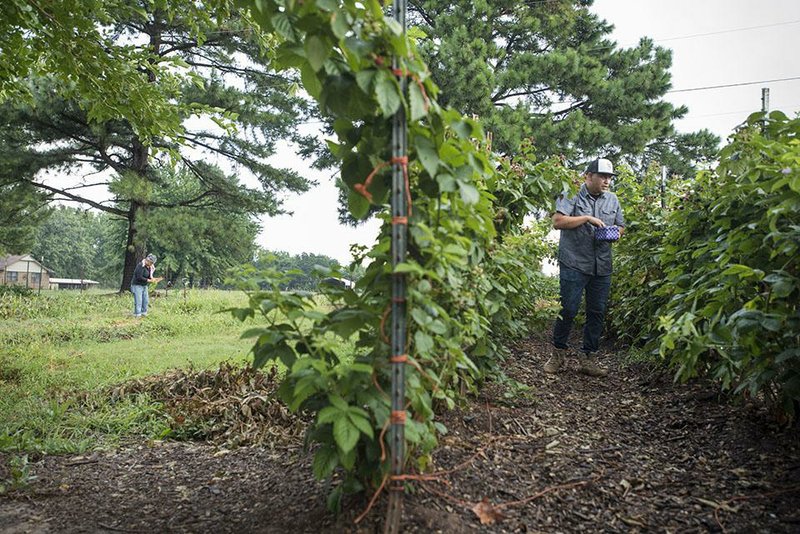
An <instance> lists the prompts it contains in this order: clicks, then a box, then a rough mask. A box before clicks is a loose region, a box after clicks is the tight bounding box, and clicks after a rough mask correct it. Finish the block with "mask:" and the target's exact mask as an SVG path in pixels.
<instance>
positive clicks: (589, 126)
mask: <svg viewBox="0 0 800 534" xmlns="http://www.w3.org/2000/svg"><path fill="white" fill-rule="evenodd" d="M410 4H411V8H412V12H413V15H412V19H413V20H414V21H415V22H416V23H417V24H418V25H419V27H420V29H421V30H422V31H423V32H424V33H425V34H426V36H427V37H426V39H425V41H424V43H423V45H422V50H423V51H424V54H425V56H426V59H427V62H428V65H429V67H430V69H431V73H432V75H433V77H434V79H435V80H436V83H437V84H438V85H439V87H440V88H441V90H442V91H441V95H440V101H441V102H442V103H444V104H448V105H450V106H452V107H454V108H456V109H458V110H459V111H461V112H462V113H465V114H472V115H476V116H478V117H480V118H481V120H482V121H483V122H484V125H485V127H486V129H487V130H489V131H491V132H492V134H493V138H494V145H493V148H494V149H495V150H497V151H499V152H502V153H505V154H508V155H512V154H514V153H515V152H516V151H517V149H518V148H519V146H520V143H521V141H522V140H523V139H526V138H532V139H533V141H534V143H535V146H536V148H537V149H538V151H539V152H540V153H541V154H546V155H551V154H563V155H564V156H566V157H567V158H569V159H571V160H577V159H582V158H588V157H594V156H595V155H598V154H600V155H607V156H611V157H616V156H619V155H627V156H630V157H631V158H632V160H634V161H639V160H641V159H642V158H645V159H649V160H653V159H663V158H664V157H670V158H672V160H673V162H675V163H677V162H683V163H684V164H685V163H687V162H688V163H691V162H692V161H694V160H696V159H703V158H708V157H710V156H712V155H713V153H714V151H715V149H716V146H717V143H718V139H717V138H716V137H715V136H713V135H712V134H710V133H709V132H707V131H702V132H698V133H697V134H690V135H678V134H676V132H675V129H674V128H673V126H672V121H674V120H675V119H678V118H680V117H682V116H684V115H685V114H686V113H687V109H686V108H685V107H683V106H681V107H674V106H673V105H672V104H670V103H668V102H666V101H664V100H663V97H664V95H665V93H666V91H667V90H669V89H670V87H671V85H670V74H669V68H670V66H671V61H672V59H671V53H670V51H669V50H666V49H664V48H661V47H658V46H655V45H654V44H653V42H652V40H650V39H642V40H641V41H640V43H639V44H638V45H637V46H635V47H633V48H619V47H618V46H617V45H616V43H614V42H612V41H611V40H610V39H609V38H608V36H609V33H610V32H611V30H612V28H613V27H612V26H611V25H610V24H608V23H607V22H605V21H603V20H601V19H599V18H598V17H597V16H596V15H594V14H592V13H591V12H590V11H589V7H590V6H591V4H592V1H591V0H577V1H576V0H547V1H541V0H527V1H524V0H523V1H520V0H491V1H489V0H448V1H444V0H411V2H410Z"/></svg>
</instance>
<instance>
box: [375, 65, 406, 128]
mask: <svg viewBox="0 0 800 534" xmlns="http://www.w3.org/2000/svg"><path fill="white" fill-rule="evenodd" d="M375 98H376V99H377V100H378V104H379V105H380V107H381V111H382V112H383V116H384V117H386V118H389V117H391V116H392V115H394V114H395V112H396V111H397V110H398V108H399V107H400V104H401V102H402V101H401V100H400V93H399V91H398V85H397V81H396V80H395V79H394V77H393V76H392V75H391V74H389V72H388V71H385V70H381V71H378V75H377V76H376V79H375Z"/></svg>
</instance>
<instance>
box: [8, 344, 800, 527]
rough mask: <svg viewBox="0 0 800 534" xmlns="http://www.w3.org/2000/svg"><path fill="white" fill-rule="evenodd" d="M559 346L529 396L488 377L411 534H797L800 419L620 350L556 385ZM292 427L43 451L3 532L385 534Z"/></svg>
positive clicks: (521, 378)
mask: <svg viewBox="0 0 800 534" xmlns="http://www.w3.org/2000/svg"><path fill="white" fill-rule="evenodd" d="M548 351H549V348H548V346H547V343H546V342H544V341H539V340H530V341H526V342H524V343H520V344H519V345H517V346H516V347H515V348H514V350H513V356H512V357H511V358H510V359H509V360H508V361H507V363H506V372H507V374H508V375H509V376H510V377H511V378H513V379H514V380H516V381H518V382H519V383H521V384H525V385H527V386H530V388H531V390H529V391H528V392H525V393H523V394H521V395H517V396H514V397H511V398H507V395H506V393H507V391H508V387H507V384H506V385H503V384H491V385H489V386H487V387H486V388H484V390H483V391H482V392H481V394H480V396H479V397H478V398H475V399H471V400H470V401H469V404H468V407H467V408H465V409H459V410H454V411H452V412H449V413H447V414H445V415H444V416H443V418H442V422H443V423H444V424H445V425H446V426H447V428H448V430H449V432H448V434H447V435H446V436H444V437H442V438H441V440H440V446H439V448H438V449H437V451H436V452H435V454H434V463H435V465H434V473H438V474H439V476H438V477H437V478H435V479H434V480H426V481H424V482H415V483H414V484H413V485H412V486H413V488H412V489H411V490H410V491H408V492H407V493H406V495H405V497H404V513H403V518H402V526H401V531H405V532H436V531H438V532H473V531H476V532H582V531H586V530H588V531H602V532H649V531H655V532H681V533H683V532H798V531H800V432H799V431H798V428H797V427H796V426H795V427H792V428H788V429H787V428H782V427H780V426H778V425H777V424H776V423H774V422H771V420H770V418H769V417H768V415H767V414H766V413H764V412H763V411H762V410H760V409H758V408H757V407H754V406H746V405H741V404H738V405H737V404H732V403H730V402H729V401H728V400H727V399H725V398H722V397H720V396H719V395H718V394H717V390H716V389H715V387H714V385H713V384H709V383H707V382H704V381H695V382H692V383H689V384H686V385H680V384H674V383H673V382H672V380H671V376H670V375H669V374H665V373H663V372H660V371H658V370H654V369H652V368H649V367H647V366H643V365H622V364H621V363H620V361H619V355H614V354H612V353H605V354H603V355H601V361H602V363H604V364H606V365H607V366H608V367H609V368H610V369H611V374H610V376H609V377H606V378H602V379H598V378H590V377H585V376H582V375H579V374H578V373H577V364H576V362H574V361H568V362H567V364H566V367H565V369H563V370H562V372H560V373H559V374H557V375H555V376H550V375H546V374H545V373H543V372H542V370H541V368H542V365H543V364H544V362H545V360H546V359H547V353H548ZM183 394H184V395H185V394H186V391H185V390H183ZM239 396H240V398H249V397H245V396H246V393H242V392H240V393H239ZM215 402H217V401H215ZM282 424H283V425H284V426H283V428H287V427H286V422H285V421H284V422H283V423H282ZM294 434H295V433H294V431H292V432H289V433H286V432H284V434H283V438H284V439H283V441H282V442H281V443H280V444H278V445H276V444H274V443H273V444H271V445H265V444H263V443H262V444H260V445H254V446H242V447H237V448H226V447H225V446H220V445H219V444H216V445H212V444H208V443H198V442H172V441H163V442H160V441H156V442H147V443H138V444H131V445H129V446H127V447H123V448H121V449H117V450H115V451H110V452H97V453H94V454H85V455H80V456H76V455H71V456H70V455H67V456H45V457H43V458H39V459H36V461H34V462H33V463H32V464H31V466H30V467H31V470H32V472H33V474H34V475H35V476H36V477H37V478H36V479H35V480H33V481H31V483H30V484H29V486H28V487H27V488H25V489H22V490H17V491H12V492H7V493H5V494H3V495H0V532H2V533H6V532H8V533H23V532H32V533H40V532H276V533H278V532H343V531H350V532H382V531H383V520H384V515H385V512H386V495H385V494H384V495H382V496H381V498H380V499H379V500H378V502H377V504H376V505H375V506H374V507H373V508H372V509H371V510H370V512H369V514H368V515H367V516H366V518H365V519H364V520H363V521H361V522H360V523H359V524H357V525H356V524H354V523H353V519H354V518H355V517H357V516H358V515H359V514H361V513H362V512H363V511H364V510H365V508H366V506H367V499H368V497H369V495H367V496H362V497H359V498H354V499H350V500H348V501H347V502H346V507H345V511H344V513H343V514H342V515H341V516H340V517H338V518H336V517H333V516H332V515H331V514H329V513H328V512H327V511H326V504H325V501H326V496H327V494H328V492H329V491H330V487H329V486H327V485H326V484H325V483H320V482H317V481H315V480H314V479H313V477H312V475H311V469H310V457H309V454H308V453H307V452H305V451H304V450H303V448H302V446H301V443H300V439H299V437H298V438H296V439H294V441H291V440H290V441H287V440H286V439H285V438H286V436H287V435H289V436H291V435H294ZM10 456H11V455H9V454H0V481H1V480H2V479H4V478H6V477H7V476H8V473H7V468H6V466H7V465H8V460H9V459H10ZM334 483H335V481H334Z"/></svg>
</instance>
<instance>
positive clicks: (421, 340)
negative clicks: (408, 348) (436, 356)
mask: <svg viewBox="0 0 800 534" xmlns="http://www.w3.org/2000/svg"><path fill="white" fill-rule="evenodd" d="M414 345H415V346H416V347H417V350H418V351H419V352H420V353H421V354H424V355H428V354H430V352H431V350H433V338H432V337H431V336H429V335H428V334H426V333H425V332H423V331H421V330H417V331H416V332H414Z"/></svg>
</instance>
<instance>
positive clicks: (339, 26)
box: [331, 10, 350, 39]
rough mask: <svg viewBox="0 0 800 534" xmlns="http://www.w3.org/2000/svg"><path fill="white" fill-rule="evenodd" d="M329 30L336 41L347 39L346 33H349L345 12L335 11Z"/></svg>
mask: <svg viewBox="0 0 800 534" xmlns="http://www.w3.org/2000/svg"><path fill="white" fill-rule="evenodd" d="M331 30H332V31H333V34H334V35H335V36H336V38H337V39H344V38H345V37H347V32H349V31H350V24H349V23H348V22H347V12H346V11H343V10H337V11H335V12H334V13H333V15H332V17H331Z"/></svg>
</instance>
